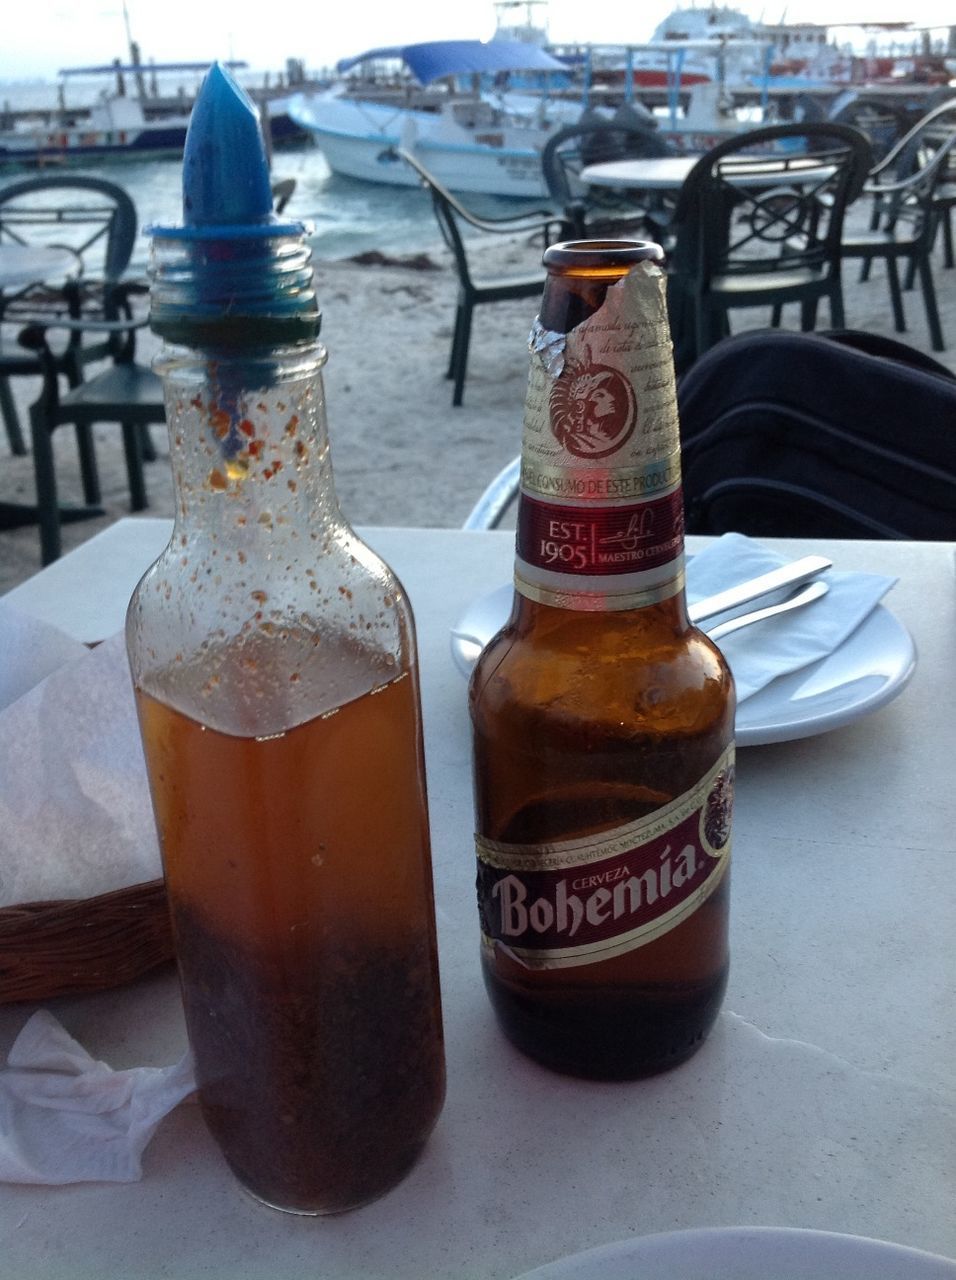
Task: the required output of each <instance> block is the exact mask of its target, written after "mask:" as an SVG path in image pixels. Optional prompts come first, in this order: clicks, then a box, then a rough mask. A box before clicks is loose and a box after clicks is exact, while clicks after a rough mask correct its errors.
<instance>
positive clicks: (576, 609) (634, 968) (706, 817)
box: [470, 241, 734, 1079]
mask: <svg viewBox="0 0 956 1280" xmlns="http://www.w3.org/2000/svg"><path fill="white" fill-rule="evenodd" d="M662 256H663V255H662V252H661V250H660V248H659V247H658V246H656V245H652V244H645V243H638V242H626V241H610V242H583V241H582V242H573V243H568V244H564V245H555V246H552V247H551V248H550V249H548V250H547V251H546V253H545V257H544V261H545V265H546V267H547V271H548V276H547V281H546V284H545V288H544V295H543V298H542V303H541V311H540V314H539V316H538V318H537V320H536V321H535V325H534V329H533V331H532V340H531V348H532V354H531V369H530V376H529V384H528V395H527V403H526V410H525V422H524V438H523V445H522V464H521V490H520V495H519V506H518V516H517V546H516V560H515V596H514V605H513V609H512V613H511V616H510V619H509V620H508V622H507V623H506V625H505V626H504V628H503V629H502V630H501V631H500V632H499V633H498V634H497V636H495V637H494V639H492V641H491V642H490V643H489V645H488V646H487V648H486V649H485V651H484V653H483V654H482V656H481V658H480V659H479V662H478V664H477V666H476V668H475V670H474V672H473V675H472V680H471V685H470V708H471V717H472V724H473V735H474V770H475V773H474V782H475V809H476V827H477V854H478V905H479V917H480V924H481V963H482V969H483V973H484V978H485V984H486V987H487V989H488V992H489V995H490V998H491V1002H492V1005H493V1007H494V1009H495V1011H496V1013H497V1016H498V1019H499V1021H500V1024H501V1026H502V1028H503V1029H504V1031H505V1033H506V1034H507V1035H508V1036H509V1037H510V1039H511V1040H512V1041H513V1042H514V1043H515V1044H516V1045H517V1046H518V1047H519V1048H520V1049H522V1050H524V1051H525V1052H526V1053H527V1054H529V1055H530V1056H531V1057H533V1058H535V1059H537V1060H538V1061H540V1062H542V1063H544V1064H545V1065H547V1066H549V1067H552V1068H554V1069H556V1070H559V1071H563V1072H567V1073H570V1074H574V1075H578V1076H585V1077H596V1078H606V1079H615V1078H631V1077H638V1076H643V1075H649V1074H652V1073H655V1072H658V1071H662V1070H665V1069H667V1068H669V1067H671V1066H674V1065H676V1064H677V1063H679V1062H681V1061H683V1060H684V1059H686V1058H687V1057H689V1056H690V1055H691V1054H692V1053H694V1052H695V1050H696V1049H697V1048H698V1047H699V1046H700V1044H701V1043H702V1042H703V1039H704V1037H705V1036H706V1034H707V1032H708V1030H709V1028H710V1026H711V1024H712V1023H713V1021H714V1019H715V1017H716V1015H717V1012H718V1010H719V1007H720V1003H721V1000H722V996H723V992H724V987H725V984H726V980H727V969H728V894H729V879H730V877H729V854H730V814H731V802H732V791H733V771H734V748H733V725H734V692H733V683H732V677H731V675H730V671H729V669H728V667H727V665H726V663H725V661H724V659H723V658H722V656H721V654H720V652H719V651H718V649H717V648H716V646H715V645H714V644H712V642H711V641H710V640H709V639H708V638H707V637H706V636H705V635H704V634H703V633H702V632H701V631H699V630H697V629H696V628H695V627H693V626H691V625H690V623H689V621H688V617H687V608H686V601H685V594H684V543H683V504H682V496H681V481H680V444H679V435H678V420H677V408H676V395H675V385H674V373H673V362H672V354H671V341H670V333H669V328H668V324H667V313H666V301H665V294H664V274H663V271H662V269H661V267H660V265H659V264H660V261H661V259H662Z"/></svg>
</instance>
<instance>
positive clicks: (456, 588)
mask: <svg viewBox="0 0 956 1280" xmlns="http://www.w3.org/2000/svg"><path fill="white" fill-rule="evenodd" d="M167 527H168V526H166V525H165V524H164V522H161V521H151V520H141V521H131V520H124V521H121V522H120V523H119V524H118V525H116V526H114V527H113V528H112V529H110V530H109V531H107V533H106V534H105V535H100V536H99V537H98V538H96V539H93V540H92V542H90V543H87V544H85V545H84V546H83V547H81V548H80V549H79V551H77V552H75V553H73V554H71V555H69V556H67V557H65V558H64V559H63V560H61V561H59V562H57V563H56V564H54V565H53V566H51V567H50V568H49V569H47V570H45V571H44V572H43V573H41V574H40V575H38V576H37V577H36V578H34V579H32V580H31V581H30V582H28V583H26V584H24V585H23V586H22V587H19V588H17V589H16V590H15V591H13V592H11V593H10V595H9V599H10V600H11V602H13V603H16V604H18V605H19V606H20V607H21V608H23V609H27V610H29V611H31V612H34V613H35V614H37V615H38V616H40V617H44V618H47V619H49V620H52V621H59V622H60V623H61V624H62V623H66V624H68V625H71V626H72V629H73V631H74V632H75V633H76V634H78V635H79V636H80V638H83V639H93V638H96V636H97V633H98V634H99V635H103V634H105V633H106V632H108V631H111V630H115V629H117V627H118V626H119V625H120V624H121V621H122V612H123V608H124V606H125V600H126V598H127V597H128V595H129V592H130V590H131V588H132V586H133V584H134V583H135V581H136V578H137V577H138V575H139V572H140V571H141V570H142V568H143V567H145V565H146V564H147V563H148V561H149V560H150V559H151V557H152V556H153V555H155V554H156V552H157V551H158V550H159V549H160V548H161V546H162V545H163V543H164V541H165V531H166V528H167ZM366 532H367V536H368V538H369V541H370V542H372V544H373V545H374V546H375V547H376V548H377V549H378V550H380V551H381V552H382V553H383V554H384V555H385V556H386V558H387V559H388V560H389V561H390V563H391V564H392V565H393V567H394V568H395V569H396V570H397V572H398V573H399V576H400V577H401V578H402V579H403V580H404V582H405V585H406V587H407V589H408V591H409V594H410V596H411V599H412V603H413V605H414V608H415V612H416V617H417V620H418V628H419V640H420V650H421V667H422V676H423V697H424V709H425V724H426V750H427V757H428V770H429V790H430V802H431V810H432V834H433V844H434V856H435V879H436V896H437V908H438V919H439V933H440V947H441V963H442V981H443V997H444V1008H445V1021H446V1032H447V1048H448V1070H449V1091H448V1100H447V1103H446V1106H445V1110H444V1113H443V1115H442V1117H441V1119H440V1121H439V1124H438V1127H437V1129H436V1131H435V1133H434V1135H433V1137H432V1139H431V1141H430V1143H429V1145H428V1147H427V1149H426V1151H425V1154H424V1156H423V1158H422V1159H421V1161H420V1163H419V1164H418V1165H417V1167H416V1168H415V1169H414V1170H413V1172H412V1174H411V1175H410V1176H409V1177H408V1179H407V1180H406V1181H405V1182H404V1183H402V1184H401V1186H399V1187H398V1188H397V1189H396V1190H395V1191H393V1192H392V1193H391V1194H389V1195H388V1196H387V1197H385V1198H384V1199H382V1200H381V1201H379V1202H378V1203H376V1204H374V1205H371V1206H369V1207H368V1208H366V1209H363V1210H360V1211H358V1212H356V1213H352V1214H347V1215H345V1216H343V1217H338V1218H333V1219H324V1220H323V1219H298V1218H291V1217H286V1216H284V1215H280V1214H277V1213H274V1212H272V1211H270V1210H267V1209H264V1208H262V1207H260V1206H259V1205H257V1204H255V1203H254V1202H253V1201H251V1200H250V1199H248V1198H247V1197H246V1196H244V1195H243V1194H242V1193H241V1192H240V1191H239V1190H238V1188H237V1186H236V1184H235V1182H234V1181H233V1179H232V1177H231V1175H230V1174H229V1172H228V1171H227V1169H226V1167H225V1165H224V1164H223V1162H222V1161H221V1159H220V1158H219V1155H218V1153H217V1150H216V1148H215V1146H214V1144H213V1142H212V1140H211V1138H210V1137H209V1136H208V1135H207V1133H206V1130H205V1128H204V1126H203V1123H202V1120H201V1117H200V1114H199V1111H198V1108H196V1107H195V1106H193V1105H188V1104H187V1105H184V1106H182V1107H180V1108H179V1109H178V1111H176V1112H175V1113H174V1114H173V1115H172V1116H171V1117H170V1118H169V1119H168V1120H167V1121H166V1122H165V1123H164V1125H163V1126H162V1127H161V1129H160V1131H159V1133H158V1135H157V1137H156V1139H155V1140H154V1143H153V1145H152V1146H151V1147H150V1149H149V1150H148V1152H147V1155H146V1160H145V1171H146V1172H145V1177H144V1179H143V1181H142V1182H140V1183H135V1184H131V1185H128V1186H106V1185H96V1184H89V1185H83V1186H78V1187H72V1188H64V1189H56V1190H36V1189H31V1188H24V1187H16V1186H7V1187H3V1188H0V1239H2V1241H3V1252H2V1258H3V1261H2V1265H0V1273H2V1274H4V1275H9V1276H11V1277H13V1276H17V1277H23V1278H24V1280H26V1278H28V1277H43V1280H60V1278H62V1280H67V1278H69V1280H94V1277H95V1278H96V1280H105V1278H107V1277H116V1278H117V1280H118V1278H120V1277H122V1280H139V1278H142V1280H146V1278H147V1277H149V1280H154V1278H155V1277H158V1276H162V1275H168V1276H171V1277H176V1280H187V1278H189V1280H192V1278H193V1277H217V1278H218V1277H222V1280H226V1277H228V1278H229V1280H253V1278H255V1280H260V1278H261V1280H265V1278H266V1277H269V1278H270V1280H274V1278H275V1277H282V1280H291V1278H297V1277H310V1278H312V1277H319V1276H321V1277H323V1278H325V1277H328V1278H329V1280H340V1278H341V1280H357V1278H358V1277H365V1278H371V1277H376V1278H379V1277H381V1278H382V1280H385V1277H388V1278H389V1280H399V1278H403V1277H408V1278H409V1280H412V1278H414V1280H441V1278H444V1277H448V1278H449V1280H505V1278H507V1277H512V1276H514V1275H517V1274H519V1273H521V1272H522V1271H524V1270H527V1269H529V1268H531V1267H533V1266H536V1265H539V1264H541V1263H544V1262H546V1261H548V1260H550V1259H552V1258H556V1257H560V1256H562V1255H565V1254H568V1253H571V1252H574V1251H576V1250H578V1249H582V1248H585V1247H589V1246H592V1245H597V1244H601V1243H605V1242H608V1241H612V1240H617V1239H622V1238H624V1237H627V1236H634V1235H642V1234H645V1233H650V1232H656V1231H665V1230H670V1229H676V1228H681V1227H694V1226H710V1225H736V1224H765V1225H777V1226H800V1227H814V1228H819V1229H826V1230H832V1231H839V1232H851V1233H856V1234H860V1235H865V1236H874V1237H878V1238H881V1239H889V1240H893V1241H897V1242H899V1243H902V1244H908V1245H914V1246H918V1247H921V1248H924V1249H929V1250H932V1251H936V1252H940V1253H945V1254H950V1255H956V1215H954V1213H953V1205H954V1203H956V1196H954V1191H956V1185H954V1182H956V1179H954V1164H956V1160H954V1153H956V1119H954V1116H956V1107H954V1101H956V1097H954V1084H953V1063H954V1062H956V1024H954V1013H953V1003H952V995H953V986H954V983H953V979H954V976H956V961H954V949H953V938H954V923H956V891H954V877H953V867H954V865H956V842H954V832H956V804H954V792H956V787H954V781H953V758H954V754H956V753H954V747H956V740H954V735H953V728H952V725H953V710H954V706H956V664H954V662H953V640H952V637H953V635H954V634H956V592H954V572H953V569H954V559H953V547H952V546H951V545H942V544H927V543H921V544H918V543H908V544H903V543H866V542H854V543H850V542H844V543H838V542H829V541H828V542H824V543H820V544H816V546H814V545H813V544H808V543H796V542H794V543H785V544H780V545H782V546H784V547H785V548H786V549H788V550H789V549H792V550H794V551H798V550H799V551H804V550H811V549H819V550H822V551H823V552H824V554H827V555H829V556H831V558H832V559H833V560H834V562H835V564H836V565H838V566H839V567H841V568H860V569H876V570H879V571H880V572H885V573H895V574H899V575H900V582H899V584H898V586H896V587H895V588H894V589H893V591H892V592H891V593H890V595H889V596H888V597H887V600H886V604H887V606H888V607H889V608H890V609H891V610H892V611H893V612H894V613H895V614H896V615H897V616H898V617H899V618H900V619H902V620H903V621H904V622H905V623H906V625H907V626H908V627H909V628H910V630H911V631H912V632H913V634H914V636H915V638H916V641H917V646H918V649H919V655H920V657H919V666H918V669H917V672H916V674H915V676H914V678H913V680H912V682H911V684H910V685H909V686H908V687H907V688H906V690H905V691H904V692H903V694H902V695H901V696H900V697H899V698H898V699H897V700H896V701H895V702H893V703H891V704H890V705H889V706H886V707H884V708H882V709H881V710H879V711H877V712H875V713H874V714H872V715H871V716H869V717H868V718H866V719H863V720H861V721H859V722H858V723H855V724H853V725H850V726H849V727H846V728H843V729H840V730H837V731H835V732H833V733H830V734H827V735H822V736H819V737H815V738H807V739H804V740H802V741H797V742H790V743H782V744H778V745H775V746H769V747H753V748H749V749H746V750H743V751H741V752H740V753H739V757H738V791H737V810H736V827H735V844H734V872H733V910H732V947H733V953H732V971H731V978H730V985H729V989H728V993H727V998H726V1003H725V1007H724V1012H723V1013H722V1015H721V1017H720V1019H719V1021H718V1024H717V1027H716V1029H715V1031H714V1032H713V1034H712V1036H711V1038H710V1040H709V1041H708V1043H707V1044H706V1045H705V1046H704V1048H703V1049H702V1050H701V1052H700V1053H699V1054H698V1055H697V1056H696V1057H695V1058H693V1059H692V1060H691V1061H690V1062H689V1063H687V1064H685V1065H684V1066H682V1067H680V1068H678V1069H677V1070H676V1071H673V1072H671V1073H669V1074H667V1075H665V1076H661V1077H658V1078H656V1079H653V1080H650V1081H645V1082H641V1083H635V1084H613V1085H612V1084H586V1083H581V1082H577V1081H574V1080H570V1079H564V1078H562V1077H560V1076H557V1075H552V1074H550V1073H548V1072H547V1071H545V1070H543V1069H541V1068H539V1067H537V1066H535V1065H534V1064H533V1063H530V1062H528V1061H526V1060H525V1059H524V1058H522V1057H521V1056H520V1055H519V1054H518V1053H517V1052H515V1051H514V1050H512V1049H511V1048H510V1046H509V1045H508V1044H507V1043H506V1042H505V1041H504V1040H503V1038H502V1037H501V1035H500V1034H499V1032H498V1031H497V1028H496V1025H495V1023H494V1020H493V1017H492V1014H491V1011H490V1008H489V1006H488V1003H487V1000H486V997H485V994H484V991H483V988H482V986H481V981H480V977H479V971H478V961H477V920H476V911H475V897H474V853H473V849H472V840H471V832H472V812H471V794H470V772H469V733H468V717H467V710H466V705H465V696H464V695H465V686H464V682H463V680H462V677H461V676H460V675H459V674H458V672H457V671H456V669H455V668H454V666H453V664H452V662H451V659H450V655H449V645H448V630H449V627H450V626H451V624H452V623H453V622H454V621H455V620H456V619H457V617H458V616H459V615H460V613H461V612H462V610H463V608H464V607H465V605H466V604H467V602H468V601H469V599H471V598H472V597H473V595H474V594H475V593H477V592H484V591H487V590H489V589H491V588H493V587H494V586H497V585H498V584H499V583H501V582H502V581H504V580H506V579H507V578H508V576H509V574H510V563H511V554H512V535H510V534H507V533H500V534H499V533H496V534H486V533H458V532H454V531H437V530H431V531H429V530H383V529H378V530H369V531H366ZM52 1007H53V1009H54V1012H55V1013H56V1015H57V1016H58V1017H59V1018H60V1019H61V1020H62V1021H63V1022H64V1023H65V1024H66V1026H67V1028H68V1030H69V1031H70V1032H71V1033H72V1034H73V1035H75V1036H76V1037H77V1038H78V1039H79V1040H80V1041H81V1042H82V1043H83V1044H84V1045H85V1046H86V1047H87V1048H88V1049H89V1050H90V1051H91V1052H92V1053H93V1054H94V1055H95V1056H98V1057H101V1058H104V1059H106V1060H107V1061H109V1062H110V1063H112V1064H113V1065H115V1066H129V1065H134V1064H145V1063H151V1064H157V1065H158V1064H164V1063H168V1062H172V1061H173V1060H174V1059H175V1058H176V1057H177V1056H178V1054H179V1053H180V1052H181V1051H182V1048H183V1045H184V1030H183V1023H182V1016H181V1011H180V1005H179V996H178V991H177V987H176V982H175V978H174V977H173V975H172V974H171V973H169V972H164V973H162V974H160V975H157V976H155V977H153V978H150V979H148V980H145V981H142V982H140V983H138V984H136V985H134V986H132V987H128V988H125V989H122V990H120V991H116V992H110V993H104V994H102V995H98V996H90V997H84V998H77V999H69V1000H61V1001H57V1002H53V1006H52ZM31 1011H32V1007H29V1006H24V1007H17V1006H8V1007H6V1008H4V1009H2V1010H0V1050H3V1051H5V1050H6V1049H7V1047H8V1046H9V1044H10V1042H11V1041H12V1039H13V1037H14V1035H15V1034H16V1032H17V1030H18V1029H19V1028H20V1026H21V1025H22V1024H23V1022H24V1021H25V1020H26V1017H27V1016H28V1014H29V1013H30V1012H31Z"/></svg>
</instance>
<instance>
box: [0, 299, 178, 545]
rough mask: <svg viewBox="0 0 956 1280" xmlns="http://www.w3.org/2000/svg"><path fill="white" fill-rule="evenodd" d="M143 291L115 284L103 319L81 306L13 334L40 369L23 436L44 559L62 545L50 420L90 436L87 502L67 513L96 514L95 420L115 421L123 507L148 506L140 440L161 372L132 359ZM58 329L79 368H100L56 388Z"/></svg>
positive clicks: (159, 405) (160, 415)
mask: <svg viewBox="0 0 956 1280" xmlns="http://www.w3.org/2000/svg"><path fill="white" fill-rule="evenodd" d="M146 292H147V286H146V285H143V284H136V283H129V284H122V283H120V284H118V285H116V286H115V287H114V288H113V289H112V290H111V291H109V293H108V294H107V297H106V304H105V316H104V317H103V318H101V317H100V316H95V317H93V316H89V315H83V314H82V313H81V314H80V315H79V316H78V317H77V318H71V319H56V318H44V319H40V320H37V319H35V320H34V321H33V322H31V323H30V324H28V325H27V326H26V327H25V328H24V330H23V331H22V333H21V334H20V344H21V346H22V347H23V348H24V349H25V350H27V351H30V352H32V353H34V354H35V357H36V359H37V361H38V363H39V367H40V371H41V375H42V384H41V390H40V395H39V397H38V398H37V400H36V401H35V402H34V403H33V404H32V405H31V406H30V438H31V446H32V452H33V471H34V477H35V481H36V499H37V512H36V519H37V523H38V524H39V526H40V548H41V556H42V561H43V564H49V563H50V562H51V561H53V560H55V559H57V557H58V556H59V555H60V552H61V550H62V543H61V534H60V526H61V522H62V521H63V519H64V512H63V510H62V509H61V507H60V504H59V499H58V493H57V482H56V469H55V463H54V452H53V433H54V431H55V430H56V429H57V427H61V426H67V425H69V426H72V427H74V428H75V430H76V432H77V435H78V436H79V437H86V438H87V439H88V440H89V441H90V452H89V456H88V457H84V454H83V453H82V452H81V455H80V457H81V474H82V480H83V493H84V499H85V501H86V503H87V504H88V506H87V508H86V509H85V511H82V510H81V512H80V513H77V512H76V511H71V512H68V513H67V514H68V517H72V518H82V516H83V514H89V515H96V514H101V512H100V511H99V509H98V505H97V504H99V502H100V501H101V494H100V483H99V475H98V472H97V468H96V461H95V456H94V455H93V451H92V428H93V426H94V425H95V424H96V423H98V422H117V423H119V424H120V426H121V428H122V433H123V449H124V453H125V457H126V471H127V478H128V481H129V491H130V509H131V510H133V511H142V510H143V509H144V508H145V507H146V506H148V501H147V496H146V485H145V480H144V476H143V443H144V439H145V438H146V433H147V431H148V428H149V426H150V425H152V424H162V423H164V422H165V420H166V413H165V407H164V402H163V389H162V383H161V381H160V379H159V378H158V377H157V375H156V374H155V373H153V371H152V369H150V368H147V367H146V366H145V365H142V364H139V363H138V362H137V361H136V359H135V341H136V330H137V329H138V328H141V327H143V326H144V325H145V324H146V323H147V319H146V317H145V315H141V316H140V317H139V318H138V319H134V316H133V310H132V306H131V302H130V299H131V298H132V297H133V296H135V295H136V294H139V293H146ZM57 330H66V331H67V332H68V333H69V335H70V336H69V341H70V343H72V344H73V349H72V356H71V359H72V361H73V363H74V366H75V367H76V368H78V369H80V370H81V371H85V369H86V367H87V366H89V365H92V364H101V365H102V364H103V362H105V367H102V368H100V369H99V370H98V371H97V372H95V373H93V374H92V375H91V376H84V377H82V378H81V379H80V381H78V382H76V383H75V384H74V385H72V386H70V387H69V388H68V389H67V390H66V391H63V390H61V387H60V377H59V374H60V365H59V358H58V356H57V355H56V353H55V351H54V349H53V347H52V346H51V343H50V334H51V331H52V332H54V333H55V332H56V331H57ZM75 339H78V340H77V341H74V340H75Z"/></svg>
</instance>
